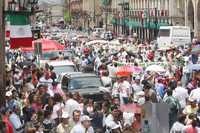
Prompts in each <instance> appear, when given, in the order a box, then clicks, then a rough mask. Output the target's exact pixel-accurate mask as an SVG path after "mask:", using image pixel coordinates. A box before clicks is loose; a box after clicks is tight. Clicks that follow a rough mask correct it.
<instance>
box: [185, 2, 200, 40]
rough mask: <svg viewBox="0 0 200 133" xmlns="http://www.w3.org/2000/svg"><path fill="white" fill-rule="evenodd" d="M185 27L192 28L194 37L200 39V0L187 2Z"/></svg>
mask: <svg viewBox="0 0 200 133" xmlns="http://www.w3.org/2000/svg"><path fill="white" fill-rule="evenodd" d="M185 2H186V4H185V25H186V26H190V28H191V30H192V33H193V36H194V37H195V38H199V37H200V0H185Z"/></svg>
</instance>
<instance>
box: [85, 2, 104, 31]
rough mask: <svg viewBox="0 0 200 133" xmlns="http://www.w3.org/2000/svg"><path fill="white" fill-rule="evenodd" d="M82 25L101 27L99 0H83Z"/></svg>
mask: <svg viewBox="0 0 200 133" xmlns="http://www.w3.org/2000/svg"><path fill="white" fill-rule="evenodd" d="M82 6H83V7H82V9H83V13H84V14H83V16H82V17H83V18H84V22H83V27H90V28H93V27H102V21H103V18H102V15H103V14H102V8H101V0H83V5H82Z"/></svg>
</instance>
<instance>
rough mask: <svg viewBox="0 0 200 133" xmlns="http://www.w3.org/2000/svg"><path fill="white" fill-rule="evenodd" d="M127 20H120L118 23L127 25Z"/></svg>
mask: <svg viewBox="0 0 200 133" xmlns="http://www.w3.org/2000/svg"><path fill="white" fill-rule="evenodd" d="M128 23H129V20H128V19H127V18H125V19H123V20H120V25H128Z"/></svg>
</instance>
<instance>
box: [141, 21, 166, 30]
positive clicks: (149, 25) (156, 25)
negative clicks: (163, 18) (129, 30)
mask: <svg viewBox="0 0 200 133" xmlns="http://www.w3.org/2000/svg"><path fill="white" fill-rule="evenodd" d="M160 26H169V24H168V23H166V22H158V23H155V22H144V28H147V29H159V28H160Z"/></svg>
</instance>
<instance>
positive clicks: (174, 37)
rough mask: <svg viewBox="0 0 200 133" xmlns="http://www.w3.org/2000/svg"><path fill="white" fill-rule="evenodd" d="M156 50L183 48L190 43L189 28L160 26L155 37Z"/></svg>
mask: <svg viewBox="0 0 200 133" xmlns="http://www.w3.org/2000/svg"><path fill="white" fill-rule="evenodd" d="M157 43H158V48H162V47H166V46H172V45H173V46H175V47H178V46H185V45H186V44H189V43H191V32H190V28H189V27H186V26H161V27H160V29H159V33H158V37H157Z"/></svg>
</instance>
